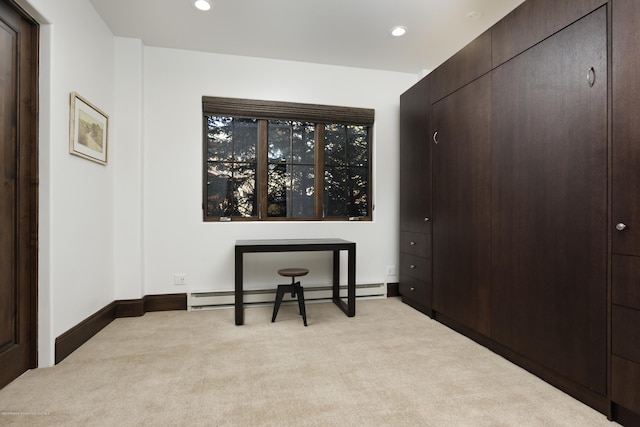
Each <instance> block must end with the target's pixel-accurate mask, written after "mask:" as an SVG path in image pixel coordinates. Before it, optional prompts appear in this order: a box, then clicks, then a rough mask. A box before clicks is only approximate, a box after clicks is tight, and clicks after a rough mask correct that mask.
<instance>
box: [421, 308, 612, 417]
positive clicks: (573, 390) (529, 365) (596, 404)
mask: <svg viewBox="0 0 640 427" xmlns="http://www.w3.org/2000/svg"><path fill="white" fill-rule="evenodd" d="M433 315H434V316H433V318H434V319H435V320H437V321H438V322H440V323H442V324H443V325H446V326H448V327H449V328H451V329H453V330H454V331H456V332H459V333H461V334H462V335H464V336H466V337H467V338H470V339H472V340H473V341H475V342H477V343H478V344H480V345H482V346H484V347H486V348H488V349H489V350H491V351H493V352H494V353H496V354H499V355H500V356H502V357H504V358H505V359H507V360H509V361H510V362H512V363H514V364H516V365H518V366H520V367H521V368H523V369H525V370H527V371H529V372H530V373H532V374H533V375H535V376H537V377H539V378H540V379H542V380H543V381H545V382H547V383H549V384H551V385H552V386H554V387H556V388H558V389H560V390H562V391H563V392H565V393H567V394H568V395H570V396H572V397H574V398H575V399H577V400H579V401H581V402H582V403H584V404H586V405H588V406H590V407H592V408H593V409H595V410H596V411H598V412H601V413H602V414H604V415H605V416H607V417H611V404H610V400H609V398H608V397H607V396H603V395H601V394H599V393H596V392H594V391H593V390H590V389H588V388H586V387H584V386H582V385H581V384H578V383H576V382H575V381H572V380H570V379H569V378H566V377H564V376H562V375H559V374H558V373H556V372H554V371H551V370H550V369H547V368H545V367H544V366H542V365H540V364H538V363H536V362H533V361H531V360H530V359H527V358H526V357H524V356H522V355H521V354H518V353H516V352H514V351H513V350H511V349H509V348H507V347H504V346H502V345H500V344H498V343H497V342H495V341H493V340H492V339H490V338H488V337H486V336H485V335H482V334H480V333H479V332H476V331H474V330H472V329H469V328H467V327H466V326H463V325H461V324H459V323H458V322H456V321H455V320H452V319H450V318H448V317H446V316H444V315H442V314H440V313H438V312H436V311H434V312H433Z"/></svg>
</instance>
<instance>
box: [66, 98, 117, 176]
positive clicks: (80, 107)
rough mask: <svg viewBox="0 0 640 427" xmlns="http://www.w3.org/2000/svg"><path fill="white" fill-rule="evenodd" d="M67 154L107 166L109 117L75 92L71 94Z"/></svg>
mask: <svg viewBox="0 0 640 427" xmlns="http://www.w3.org/2000/svg"><path fill="white" fill-rule="evenodd" d="M69 117H70V119H69V153H71V154H73V155H76V156H80V157H82V158H85V159H87V160H91V161H93V162H96V163H100V164H102V165H106V164H107V153H108V150H107V149H108V146H107V145H108V142H109V116H108V115H107V114H106V113H105V112H104V111H102V110H100V109H99V108H98V107H96V106H95V105H93V104H92V103H91V102H89V101H87V100H86V99H85V98H83V97H82V96H80V95H78V94H77V93H76V92H71V108H70V114H69Z"/></svg>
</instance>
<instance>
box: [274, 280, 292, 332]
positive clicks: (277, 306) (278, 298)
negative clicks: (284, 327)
mask: <svg viewBox="0 0 640 427" xmlns="http://www.w3.org/2000/svg"><path fill="white" fill-rule="evenodd" d="M288 287H289V286H288V285H278V290H277V291H276V302H275V304H274V305H273V316H271V323H273V322H275V321H276V316H277V315H278V310H279V309H280V303H282V298H284V293H285V292H286V291H287V288H288Z"/></svg>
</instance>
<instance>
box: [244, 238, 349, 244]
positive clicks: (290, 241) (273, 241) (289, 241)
mask: <svg viewBox="0 0 640 427" xmlns="http://www.w3.org/2000/svg"><path fill="white" fill-rule="evenodd" d="M353 243H354V242H350V241H348V240H344V239H332V238H324V239H257V240H236V246H300V245H349V244H353Z"/></svg>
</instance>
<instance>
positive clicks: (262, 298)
mask: <svg viewBox="0 0 640 427" xmlns="http://www.w3.org/2000/svg"><path fill="white" fill-rule="evenodd" d="M332 297H333V287H332V286H305V287H304V299H305V300H306V301H321V300H327V301H329V300H331V298H332ZM340 297H344V298H346V297H347V286H346V285H344V286H340ZM386 297H387V285H386V283H375V284H368V285H367V284H365V285H356V299H364V298H367V299H368V298H371V299H373V298H386ZM275 298H276V289H275V288H273V289H253V290H246V291H244V303H245V305H247V304H256V305H258V304H273V301H274V300H275ZM234 301H235V292H234V291H215V292H212V291H203V292H197V291H193V292H189V294H188V295H187V310H189V311H195V310H207V309H215V308H224V307H232V306H233V304H234ZM283 301H284V302H287V301H293V299H292V298H291V294H288V295H287V296H285V298H284V300H283Z"/></svg>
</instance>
